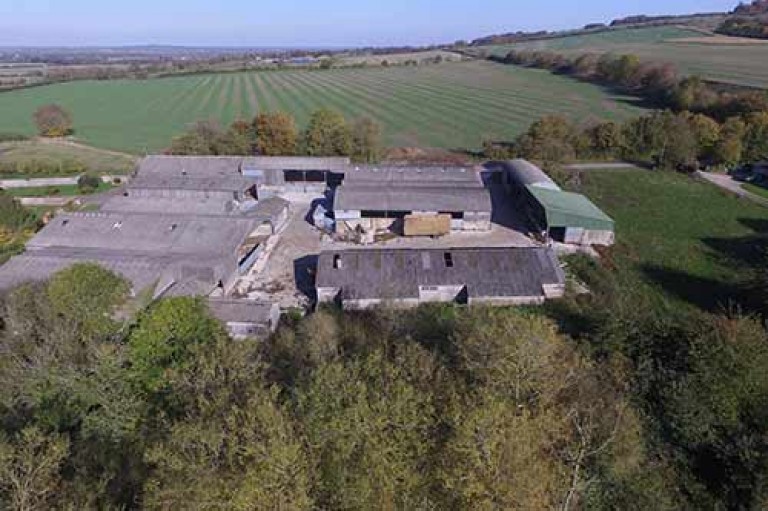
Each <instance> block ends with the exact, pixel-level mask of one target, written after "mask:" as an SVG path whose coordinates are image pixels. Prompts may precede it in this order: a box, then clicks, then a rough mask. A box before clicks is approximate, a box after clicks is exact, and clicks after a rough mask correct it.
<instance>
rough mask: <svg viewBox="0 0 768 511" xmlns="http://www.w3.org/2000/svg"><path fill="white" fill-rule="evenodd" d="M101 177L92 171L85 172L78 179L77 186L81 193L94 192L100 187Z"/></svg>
mask: <svg viewBox="0 0 768 511" xmlns="http://www.w3.org/2000/svg"><path fill="white" fill-rule="evenodd" d="M99 185H101V178H100V177H99V176H98V175H96V174H92V173H87V174H83V175H82V176H80V177H79V178H78V180H77V188H78V190H79V191H80V192H81V193H93V192H95V191H96V190H98V189H99Z"/></svg>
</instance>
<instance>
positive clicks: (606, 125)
mask: <svg viewBox="0 0 768 511" xmlns="http://www.w3.org/2000/svg"><path fill="white" fill-rule="evenodd" d="M587 136H588V137H589V141H590V146H591V148H592V150H593V151H595V152H596V153H597V154H599V155H601V156H616V155H618V153H619V152H620V151H621V149H622V148H623V147H624V134H623V133H622V131H621V125H619V124H617V123H615V122H610V121H609V122H603V123H600V124H597V125H595V126H593V127H592V128H590V129H588V130H587Z"/></svg>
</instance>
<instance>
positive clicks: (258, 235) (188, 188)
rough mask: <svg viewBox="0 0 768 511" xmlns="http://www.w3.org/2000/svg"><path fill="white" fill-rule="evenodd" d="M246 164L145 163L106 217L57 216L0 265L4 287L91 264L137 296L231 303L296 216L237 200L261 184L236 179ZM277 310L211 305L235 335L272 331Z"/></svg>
mask: <svg viewBox="0 0 768 511" xmlns="http://www.w3.org/2000/svg"><path fill="white" fill-rule="evenodd" d="M241 160H242V158H234V159H233V158H222V159H218V158H183V159H179V158H166V157H150V158H146V159H145V160H144V162H143V163H142V165H140V167H139V169H138V171H137V173H136V176H135V177H134V179H133V180H132V181H131V184H130V185H129V186H128V187H127V188H126V189H125V192H124V193H123V194H120V195H116V196H114V197H111V198H110V199H109V200H107V201H106V202H105V203H104V204H103V205H102V209H101V210H100V211H98V212H80V213H64V214H60V215H58V216H57V217H56V218H55V219H54V220H52V221H51V222H50V223H49V224H48V225H46V226H45V227H44V228H43V229H42V230H41V231H40V232H39V233H38V234H37V235H36V236H35V237H34V238H33V239H32V240H30V241H29V242H28V243H27V250H26V252H25V253H24V254H22V255H19V256H16V257H14V258H12V259H11V260H9V261H8V262H7V263H6V264H5V265H3V266H2V267H0V288H9V287H13V286H15V285H18V284H20V283H23V282H26V281H34V280H42V279H45V278H47V277H49V276H50V275H52V274H53V273H55V272H57V271H59V270H62V269H64V268H66V267H68V266H70V265H72V264H75V263H78V262H93V263H97V264H100V265H101V266H103V267H105V268H107V269H109V270H111V271H114V272H115V273H117V274H119V275H122V276H123V277H125V278H126V279H127V280H128V281H129V282H130V283H131V287H132V291H133V293H134V294H138V293H141V292H145V291H147V292H150V293H151V295H152V296H153V297H155V298H157V297H161V296H197V295H200V296H210V295H217V296H219V295H226V294H227V293H228V292H230V290H231V289H232V287H233V286H234V284H235V282H236V281H237V280H238V279H239V278H240V276H241V275H243V274H245V273H247V272H249V271H250V269H251V268H252V267H253V266H254V264H255V263H256V262H257V261H258V260H259V259H260V258H261V257H262V254H263V253H264V248H265V245H266V241H267V239H268V238H269V237H270V236H271V235H272V234H274V232H275V231H276V230H277V229H279V228H280V227H281V226H282V225H283V224H284V223H285V222H286V221H287V219H288V214H289V203H288V202H287V201H285V200H284V199H281V198H278V197H270V198H267V199H263V200H256V199H255V198H254V197H245V196H243V195H239V194H240V192H241V191H243V190H247V189H248V188H249V187H253V186H254V184H253V181H251V180H248V179H247V178H244V177H243V176H242V175H240V174H239V168H240V167H239V166H240V163H241ZM182 163H183V164H182ZM180 169H183V170H180ZM174 172H175V174H174ZM272 309H273V304H272V303H271V302H265V303H260V302H259V303H246V304H243V305H242V306H238V305H237V304H234V303H224V302H221V301H220V302H217V303H216V304H215V306H212V311H213V312H214V313H215V314H216V315H217V317H226V318H227V319H226V321H225V322H226V323H227V324H228V326H229V328H230V330H231V331H232V333H233V335H247V334H249V333H263V332H266V331H268V330H269V329H271V328H273V327H274V325H275V320H274V317H273V316H274V314H273V313H272V312H270V311H271V310H272ZM238 315H240V316H242V318H241V319H242V320H236V316H238Z"/></svg>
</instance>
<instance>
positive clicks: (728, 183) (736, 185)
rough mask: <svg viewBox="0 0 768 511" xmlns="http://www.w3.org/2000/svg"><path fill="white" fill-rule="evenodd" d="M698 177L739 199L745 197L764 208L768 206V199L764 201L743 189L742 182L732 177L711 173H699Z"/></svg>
mask: <svg viewBox="0 0 768 511" xmlns="http://www.w3.org/2000/svg"><path fill="white" fill-rule="evenodd" d="M696 175H697V176H698V177H700V178H701V179H704V180H705V181H709V182H710V183H712V184H713V185H715V186H719V187H720V188H722V189H723V190H727V191H729V192H731V193H734V194H736V195H738V196H739V197H744V198H745V199H749V200H751V201H753V202H756V203H758V204H761V205H763V206H768V199H764V198H763V197H760V196H758V195H755V194H754V193H750V192H749V191H747V190H745V189H744V188H742V186H741V185H742V183H741V182H739V181H736V180H735V179H733V178H732V177H731V176H729V175H727V174H712V173H710V172H697V173H696Z"/></svg>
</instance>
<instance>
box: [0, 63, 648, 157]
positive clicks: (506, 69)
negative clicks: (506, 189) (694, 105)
mask: <svg viewBox="0 0 768 511" xmlns="http://www.w3.org/2000/svg"><path fill="white" fill-rule="evenodd" d="M47 103H58V104H61V105H62V106H64V107H65V108H67V109H68V110H70V111H71V112H72V114H73V116H74V120H75V130H76V137H77V139H78V140H79V141H81V142H84V143H87V144H90V145H93V146H96V147H102V148H108V149H115V150H121V151H127V152H131V153H136V154H141V153H145V152H156V151H159V150H161V149H163V148H165V147H167V146H168V145H169V143H170V141H171V139H172V137H174V136H176V135H178V134H180V133H181V132H182V131H183V130H184V129H185V128H186V127H187V126H188V125H189V124H190V123H192V122H194V121H196V120H201V119H209V118H212V119H216V120H219V121H220V122H221V123H222V124H224V123H228V122H230V121H232V120H234V119H236V118H238V117H242V118H248V117H251V116H253V115H254V114H255V113H256V112H258V111H274V110H284V111H287V112H290V113H292V114H293V115H294V116H295V117H296V119H297V122H298V125H299V127H303V126H304V125H305V124H306V121H307V119H308V117H309V114H310V113H311V112H312V111H313V110H316V109H318V108H322V107H327V108H332V109H335V110H338V111H340V112H342V113H343V114H345V115H346V116H347V117H348V118H349V119H353V118H355V117H359V116H369V117H371V118H373V119H375V120H376V121H378V122H379V123H380V124H381V125H382V127H383V130H384V136H385V143H386V144H387V145H390V146H420V147H440V148H449V149H457V148H461V149H475V148H478V147H479V146H480V145H481V142H482V140H483V138H485V137H495V138H499V139H509V138H511V137H513V136H515V135H517V134H519V133H520V132H522V131H524V130H525V129H526V128H527V127H528V126H529V125H530V124H531V123H532V122H533V121H535V120H536V119H538V118H539V117H541V116H542V115H545V114H553V113H559V114H564V115H568V116H570V117H572V118H573V119H574V120H577V121H584V120H587V119H590V118H594V119H605V120H623V119H626V118H628V117H632V116H635V115H638V114H639V113H640V109H639V108H638V107H636V106H634V104H633V103H634V101H633V98H627V97H623V96H617V95H615V94H612V93H611V92H606V91H605V90H603V89H602V88H600V87H598V86H595V85H591V84H586V83H579V82H577V81H575V80H572V79H570V78H566V77H559V76H553V75H552V74H551V73H548V72H546V71H541V70H533V69H521V68H517V67H515V66H505V65H500V64H494V63H491V62H485V61H470V62H461V63H443V64H435V65H428V66H420V67H389V68H385V67H375V68H360V69H333V70H315V71H308V70H286V71H260V72H248V73H225V74H210V75H194V76H182V77H170V78H160V79H150V80H116V81H88V82H71V83H65V84H57V85H51V86H45V87H36V88H30V89H23V90H16V91H10V92H4V93H0V132H23V133H28V134H32V133H34V126H33V123H32V113H33V112H34V111H35V109H36V108H37V107H39V106H41V105H44V104H47Z"/></svg>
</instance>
